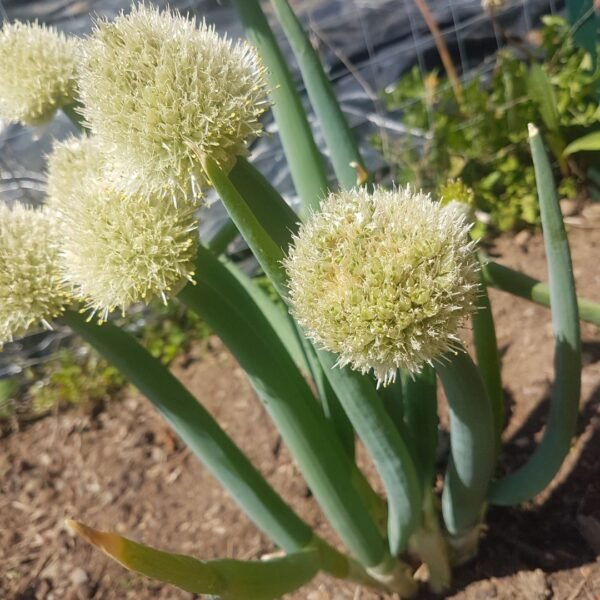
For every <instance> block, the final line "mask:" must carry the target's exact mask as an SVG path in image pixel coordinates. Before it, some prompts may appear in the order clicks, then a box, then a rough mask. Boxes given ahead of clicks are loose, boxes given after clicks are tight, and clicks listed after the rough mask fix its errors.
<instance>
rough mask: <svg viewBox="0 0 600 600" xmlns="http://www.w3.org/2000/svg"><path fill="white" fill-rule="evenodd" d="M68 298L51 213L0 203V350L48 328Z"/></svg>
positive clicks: (56, 234)
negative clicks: (31, 332)
mask: <svg viewBox="0 0 600 600" xmlns="http://www.w3.org/2000/svg"><path fill="white" fill-rule="evenodd" d="M68 299H69V295H68V293H67V291H66V289H65V286H64V285H63V283H62V281H61V276H60V270H59V236H58V233H57V229H56V223H55V222H54V220H53V219H52V217H51V215H50V214H49V212H48V211H47V210H45V209H41V210H34V209H33V208H28V207H26V206H24V205H21V204H15V205H14V206H12V207H9V206H8V205H7V204H5V203H0V349H1V347H2V344H4V343H6V342H10V341H12V340H13V339H15V338H19V337H23V336H24V335H26V334H27V332H28V331H29V329H30V328H32V327H34V326H36V325H38V324H39V323H42V324H43V325H45V326H46V327H50V324H49V323H50V321H51V320H52V319H53V318H54V317H57V316H58V315H60V314H61V313H62V311H63V309H64V306H65V303H66V302H67V301H68Z"/></svg>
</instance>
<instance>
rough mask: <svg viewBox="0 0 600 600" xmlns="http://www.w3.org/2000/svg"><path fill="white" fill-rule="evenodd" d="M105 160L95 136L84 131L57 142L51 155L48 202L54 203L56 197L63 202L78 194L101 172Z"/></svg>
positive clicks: (48, 174)
mask: <svg viewBox="0 0 600 600" xmlns="http://www.w3.org/2000/svg"><path fill="white" fill-rule="evenodd" d="M103 164H104V161H103V158H102V155H101V154H100V153H99V151H98V148H97V146H96V144H95V140H94V138H93V137H88V136H86V135H84V136H82V137H69V138H67V139H66V140H64V141H62V142H55V143H54V146H53V148H52V152H51V153H50V154H49V156H48V165H47V179H46V194H47V201H46V203H47V204H48V205H50V206H52V205H53V204H54V203H55V201H56V202H58V203H59V204H60V203H61V202H63V201H64V199H65V198H70V197H71V196H73V195H75V196H77V194H78V193H79V190H80V189H81V188H82V187H85V186H86V185H87V182H88V181H89V179H90V178H94V177H98V176H99V174H100V173H101V171H102V170H103V168H104V167H103ZM61 199H62V200H61ZM75 201H76V200H75Z"/></svg>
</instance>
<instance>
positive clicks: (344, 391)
mask: <svg viewBox="0 0 600 600" xmlns="http://www.w3.org/2000/svg"><path fill="white" fill-rule="evenodd" d="M318 356H319V360H320V361H321V364H322V365H323V369H324V370H325V373H326V375H327V377H328V379H329V381H330V383H331V386H332V387H333V389H334V391H335V392H336V394H337V396H338V398H339V400H340V402H341V404H342V406H343V407H344V410H345V411H346V414H347V415H348V417H349V418H350V421H351V422H352V425H353V426H354V429H355V430H356V432H357V433H358V435H359V437H360V439H361V440H362V442H363V444H364V445H365V447H366V448H367V450H368V451H369V454H370V455H371V458H372V459H373V462H374V464H375V466H376V468H377V472H378V473H379V475H380V476H381V479H382V481H383V485H384V487H385V490H386V493H387V497H388V538H389V545H390V552H391V554H392V555H393V556H397V555H398V554H399V553H400V552H402V551H403V550H404V549H405V548H406V545H407V544H408V540H409V538H410V535H411V534H412V533H413V531H414V530H415V529H416V527H417V526H418V525H419V523H420V520H421V504H422V487H421V482H420V480H419V477H418V475H417V471H416V467H415V464H414V461H413V459H412V456H411V455H410V452H409V449H408V447H407V446H406V444H405V442H404V440H403V439H402V437H400V434H399V432H398V429H397V428H396V426H395V425H394V423H393V422H392V420H391V419H390V417H389V415H388V413H387V412H386V410H385V408H384V406H383V402H382V400H381V398H380V397H379V396H378V394H377V392H376V391H375V386H374V384H373V382H372V381H371V380H370V379H369V378H368V377H365V376H362V375H360V374H359V373H356V372H354V371H351V370H350V369H348V368H344V369H340V368H338V367H336V366H335V363H336V360H337V359H336V357H335V356H334V355H333V354H331V353H329V352H326V351H325V350H319V351H318Z"/></svg>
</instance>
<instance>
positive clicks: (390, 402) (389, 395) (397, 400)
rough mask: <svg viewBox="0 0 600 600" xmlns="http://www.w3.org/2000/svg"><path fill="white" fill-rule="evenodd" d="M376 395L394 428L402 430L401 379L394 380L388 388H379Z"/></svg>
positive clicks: (402, 401) (402, 398) (402, 403)
mask: <svg viewBox="0 0 600 600" xmlns="http://www.w3.org/2000/svg"><path fill="white" fill-rule="evenodd" d="M377 393H378V394H379V397H380V398H381V400H382V402H383V407H384V408H385V410H386V412H387V414H388V415H389V416H390V419H392V421H393V422H394V424H395V425H396V427H398V428H399V429H402V428H403V427H404V397H403V396H404V394H403V391H402V379H401V378H400V377H397V378H396V381H393V382H392V383H390V384H389V385H388V386H385V387H384V386H381V387H380V388H379V389H378V390H377Z"/></svg>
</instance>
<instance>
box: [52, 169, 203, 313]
mask: <svg viewBox="0 0 600 600" xmlns="http://www.w3.org/2000/svg"><path fill="white" fill-rule="evenodd" d="M52 208H53V209H54V210H55V211H56V212H57V213H58V215H59V220H60V222H61V236H62V239H61V267H62V271H63V276H64V279H65V281H66V282H67V283H69V284H70V285H72V286H73V288H74V289H75V290H76V294H77V296H78V297H80V298H81V299H82V300H84V301H86V302H87V305H88V307H89V308H90V309H92V310H93V311H94V312H99V313H100V316H101V318H102V319H104V320H106V318H107V317H108V313H109V312H110V311H112V310H113V309H115V308H121V310H122V311H123V313H124V312H125V310H126V309H127V308H128V307H129V306H130V305H131V304H134V303H136V302H141V301H144V302H148V301H150V300H151V299H153V298H155V297H159V298H161V299H162V300H163V301H164V302H166V301H167V295H169V294H171V293H174V291H175V290H176V289H177V288H178V287H179V286H180V285H183V283H184V282H185V281H186V280H191V279H192V276H193V271H194V259H195V256H196V250H197V243H198V239H197V238H198V236H197V231H196V230H197V225H198V224H197V221H196V219H195V217H194V207H193V206H192V205H187V204H184V205H183V206H178V207H177V206H175V205H174V204H173V203H172V202H171V201H170V198H165V197H164V196H163V195H161V194H158V193H155V194H149V193H147V194H144V193H139V194H135V195H129V194H126V193H124V192H122V191H119V190H117V189H116V188H115V187H114V186H113V185H112V184H111V183H109V182H107V181H106V180H104V179H102V178H101V177H96V178H90V179H88V180H87V181H86V185H85V186H79V188H78V190H77V194H74V195H72V196H67V197H63V198H57V197H55V198H54V199H53V201H52Z"/></svg>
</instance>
